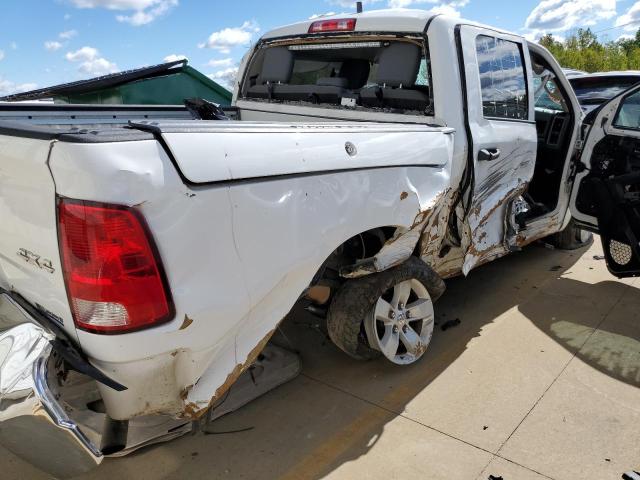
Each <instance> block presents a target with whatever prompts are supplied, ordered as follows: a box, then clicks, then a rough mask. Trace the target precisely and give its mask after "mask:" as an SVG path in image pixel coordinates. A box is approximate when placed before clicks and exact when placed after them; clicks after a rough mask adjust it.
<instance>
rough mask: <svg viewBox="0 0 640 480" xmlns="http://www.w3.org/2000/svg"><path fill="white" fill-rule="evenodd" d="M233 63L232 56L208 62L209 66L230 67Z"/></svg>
mask: <svg viewBox="0 0 640 480" xmlns="http://www.w3.org/2000/svg"><path fill="white" fill-rule="evenodd" d="M231 65H233V59H232V58H223V59H221V60H209V61H208V62H207V66H208V67H230V66H231Z"/></svg>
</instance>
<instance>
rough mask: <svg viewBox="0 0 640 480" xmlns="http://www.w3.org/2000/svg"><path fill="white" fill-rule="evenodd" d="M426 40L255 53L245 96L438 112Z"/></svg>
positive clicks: (334, 43) (296, 46) (295, 46)
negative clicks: (432, 95)
mask: <svg viewBox="0 0 640 480" xmlns="http://www.w3.org/2000/svg"><path fill="white" fill-rule="evenodd" d="M429 86H430V63H429V57H428V54H427V49H426V46H425V44H424V42H423V41H422V39H406V40H402V41H336V40H334V41H327V40H325V43H322V42H314V43H304V44H292V45H277V44H276V45H272V46H267V47H264V48H261V49H260V50H258V51H257V53H256V54H255V55H254V57H253V59H252V61H251V62H250V66H249V69H248V72H247V75H246V76H245V81H244V84H243V86H242V90H241V95H242V96H243V97H244V98H247V99H255V100H260V101H269V102H298V103H300V102H302V103H310V104H318V105H329V106H334V107H340V108H355V109H358V108H365V109H379V110H388V111H393V112H401V113H403V112H411V113H413V114H415V113H416V112H418V113H422V114H429V115H432V114H433V108H432V100H431V91H430V88H429Z"/></svg>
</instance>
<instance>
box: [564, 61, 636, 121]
mask: <svg viewBox="0 0 640 480" xmlns="http://www.w3.org/2000/svg"><path fill="white" fill-rule="evenodd" d="M574 72H577V71H574ZM565 73H566V70H565ZM567 77H568V78H569V83H571V86H572V87H573V91H574V92H575V94H576V96H577V97H578V101H579V102H580V106H581V107H582V110H583V111H584V112H585V113H589V112H590V111H592V110H594V109H596V108H597V107H599V106H600V105H602V104H603V103H604V102H606V101H608V100H611V99H612V98H613V97H615V96H616V95H618V94H620V93H622V92H624V91H625V90H627V89H628V88H629V87H632V86H633V85H635V84H636V83H640V70H627V71H619V72H597V73H582V74H579V73H573V74H567Z"/></svg>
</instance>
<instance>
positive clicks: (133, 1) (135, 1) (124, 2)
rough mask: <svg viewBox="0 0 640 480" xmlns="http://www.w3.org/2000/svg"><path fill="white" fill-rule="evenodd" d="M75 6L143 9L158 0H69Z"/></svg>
mask: <svg viewBox="0 0 640 480" xmlns="http://www.w3.org/2000/svg"><path fill="white" fill-rule="evenodd" d="M71 3H72V4H73V5H74V6H76V7H77V8H106V9H108V10H144V9H146V8H149V7H151V6H153V5H155V4H156V3H158V0H71Z"/></svg>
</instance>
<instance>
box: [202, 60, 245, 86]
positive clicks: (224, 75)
mask: <svg viewBox="0 0 640 480" xmlns="http://www.w3.org/2000/svg"><path fill="white" fill-rule="evenodd" d="M207 76H208V77H209V78H210V79H211V80H213V81H215V82H218V83H219V84H220V85H222V86H224V87H227V88H229V89H232V88H233V87H234V83H235V81H236V77H237V76H238V67H237V66H235V67H229V68H226V69H224V70H219V71H217V72H215V73H212V74H210V75H207Z"/></svg>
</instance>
